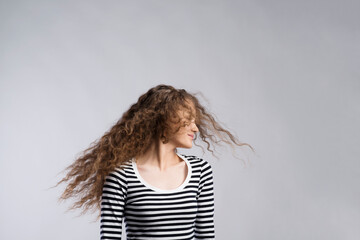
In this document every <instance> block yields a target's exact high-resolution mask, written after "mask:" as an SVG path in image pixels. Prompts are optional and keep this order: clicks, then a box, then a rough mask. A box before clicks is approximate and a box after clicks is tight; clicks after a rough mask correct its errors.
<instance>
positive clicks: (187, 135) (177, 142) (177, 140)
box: [169, 104, 199, 148]
mask: <svg viewBox="0 0 360 240" xmlns="http://www.w3.org/2000/svg"><path fill="white" fill-rule="evenodd" d="M190 105H191V106H192V110H193V111H195V110H194V109H195V107H194V105H193V104H190ZM179 115H180V116H181V123H182V125H181V126H182V127H181V128H180V129H179V131H178V132H177V133H175V135H173V136H172V137H171V138H169V143H170V144H172V145H174V146H175V147H179V148H191V147H192V142H193V139H194V137H195V133H196V132H198V131H199V129H198V128H197V126H196V124H195V118H193V119H188V117H189V113H187V112H186V111H180V112H179Z"/></svg>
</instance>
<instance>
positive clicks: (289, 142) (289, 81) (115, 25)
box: [0, 0, 360, 240]
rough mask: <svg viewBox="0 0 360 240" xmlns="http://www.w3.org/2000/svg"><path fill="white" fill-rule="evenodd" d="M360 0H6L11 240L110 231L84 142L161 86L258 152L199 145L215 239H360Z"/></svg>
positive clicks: (0, 62) (2, 176)
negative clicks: (88, 205) (78, 170)
mask: <svg viewBox="0 0 360 240" xmlns="http://www.w3.org/2000/svg"><path fill="white" fill-rule="evenodd" d="M359 7H360V4H359V1H355V0H354V1H343V0H342V1H340V0H333V1H325V0H324V1H307V0H305V1H303V0H302V1H300V0H298V1H285V0H284V1H280V0H275V1H254V0H248V1H224V0H222V1H212V0H207V1H149V0H147V1H119V0H117V1H114V0H112V1H89V0H86V1H74V0H71V1H35V0H33V1H13V0H12V1H1V5H0V9H1V10H0V36H1V39H0V41H1V45H0V68H1V71H0V89H1V90H0V111H1V116H0V121H1V122H0V144H1V145H0V158H1V161H0V182H1V185H0V186H1V188H0V194H1V197H0V239H7V240H8V239H37V240H43V239H44V240H45V239H54V240H56V239H89V240H90V239H99V222H94V220H95V216H96V214H93V215H91V214H88V215H84V216H81V217H76V216H77V215H78V214H79V213H80V211H77V212H67V213H65V210H66V209H67V207H68V206H69V205H70V202H65V203H62V204H59V203H58V202H57V198H58V197H59V195H60V193H61V192H62V190H63V187H64V185H62V186H61V187H58V188H57V189H48V188H49V187H50V186H53V185H54V184H55V183H56V182H57V181H58V180H60V178H61V177H62V176H63V175H62V174H59V172H60V171H61V170H63V169H64V168H65V167H66V166H68V165H69V164H70V163H72V162H73V160H74V159H75V156H76V154H78V153H80V151H82V150H84V149H85V148H86V147H88V146H89V145H90V143H91V142H92V141H94V140H96V139H97V138H99V137H100V136H101V135H102V134H103V133H104V132H105V131H107V130H108V129H109V128H110V127H111V126H112V125H113V124H114V123H115V122H116V121H117V119H118V118H119V117H120V116H121V115H122V113H123V112H124V111H125V110H127V109H128V107H129V106H130V104H132V103H134V102H136V101H137V98H138V97H139V96H140V94H142V93H144V92H145V91H147V90H148V89H149V88H150V87H153V86H155V85H157V84H160V83H165V84H170V85H173V86H175V87H177V88H185V89H187V90H188V91H190V92H196V91H200V92H202V93H203V94H204V96H205V97H206V99H207V100H202V101H203V103H204V104H205V105H206V106H207V107H208V108H209V109H211V111H212V112H213V113H214V114H215V115H216V116H217V118H218V119H219V121H220V122H222V123H223V124H224V126H225V127H227V128H228V129H230V130H231V131H233V132H234V133H235V134H236V135H237V136H238V137H239V139H240V140H241V141H245V142H248V143H250V144H251V145H252V146H253V147H254V148H255V150H256V151H257V154H252V153H251V151H249V150H248V148H246V147H245V148H242V149H238V150H237V154H238V156H240V157H242V158H246V159H247V162H248V163H247V164H246V165H244V164H243V163H242V162H241V161H240V160H238V159H236V158H235V157H234V156H233V155H232V154H231V149H230V148H228V147H223V148H219V149H218V156H219V160H217V159H216V158H214V157H213V156H212V155H211V154H210V153H206V154H205V155H202V151H201V149H199V148H193V149H191V150H182V149H179V152H184V153H185V152H187V151H190V152H192V153H194V154H199V155H201V156H204V158H206V159H207V160H208V161H209V162H210V163H211V164H212V166H213V169H214V178H215V186H214V187H215V207H216V209H215V225H216V230H215V231H216V236H217V239H248V240H249V239H251V240H265V239H266V240H269V239H273V240H279V239H291V240H297V239H299V240H300V239H301V240H303V239H327V240H333V239H334V240H335V239H339V240H340V239H341V240H344V239H351V240H357V239H360V228H359V226H360V205H359V203H360V187H359V183H360V163H359V155H360V150H359V149H360V148H359V147H358V146H357V145H359V135H360V134H359V132H360V131H359V130H360V129H359V120H360V119H359V116H360V108H359V103H360V101H359V100H360V94H359V93H360V79H359V78H360V71H359V57H360V54H359V53H360V45H359V42H360V31H359V20H360V17H359V10H360V8H359Z"/></svg>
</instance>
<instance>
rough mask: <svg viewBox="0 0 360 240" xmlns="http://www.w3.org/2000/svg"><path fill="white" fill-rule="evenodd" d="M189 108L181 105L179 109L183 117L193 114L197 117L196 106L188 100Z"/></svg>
mask: <svg viewBox="0 0 360 240" xmlns="http://www.w3.org/2000/svg"><path fill="white" fill-rule="evenodd" d="M186 105H187V108H184V107H181V108H180V110H179V113H180V115H181V116H182V117H190V115H193V117H195V115H196V108H195V105H194V103H193V102H192V101H186Z"/></svg>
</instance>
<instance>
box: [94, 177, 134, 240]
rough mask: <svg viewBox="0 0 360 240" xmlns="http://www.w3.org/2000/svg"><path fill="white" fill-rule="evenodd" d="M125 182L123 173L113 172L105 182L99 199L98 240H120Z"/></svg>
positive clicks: (125, 191)
mask: <svg viewBox="0 0 360 240" xmlns="http://www.w3.org/2000/svg"><path fill="white" fill-rule="evenodd" d="M126 195H127V181H126V176H125V174H124V171H121V170H120V171H113V172H112V173H110V174H109V175H108V176H107V177H106V180H105V183H104V186H103V193H102V197H101V221H100V237H101V238H100V239H112V240H114V239H121V234H122V220H123V216H124V205H125V201H126Z"/></svg>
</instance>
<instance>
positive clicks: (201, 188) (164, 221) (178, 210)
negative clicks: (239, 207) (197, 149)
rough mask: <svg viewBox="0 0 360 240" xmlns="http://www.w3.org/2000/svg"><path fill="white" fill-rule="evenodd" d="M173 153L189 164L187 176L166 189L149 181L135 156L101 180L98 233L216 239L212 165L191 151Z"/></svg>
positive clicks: (112, 236)
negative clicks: (146, 179)
mask: <svg viewBox="0 0 360 240" xmlns="http://www.w3.org/2000/svg"><path fill="white" fill-rule="evenodd" d="M177 155H178V156H179V157H180V158H182V159H183V160H184V161H185V163H186V164H187V167H188V174H187V177H186V179H185V181H184V182H183V183H182V184H181V185H180V186H179V187H177V188H176V189H171V190H164V189H159V188H156V187H154V186H151V185H150V184H148V183H147V182H146V181H145V180H144V179H143V178H142V177H141V176H140V174H139V171H138V169H137V166H136V163H135V161H134V160H133V159H131V160H130V161H127V162H125V163H123V167H122V168H120V167H118V168H116V169H115V170H114V171H112V172H111V173H110V174H109V175H108V176H107V177H106V180H105V183H104V186H103V193H102V197H101V221H100V236H101V239H121V234H122V230H123V227H122V220H123V219H124V223H125V228H126V235H127V239H139V240H145V239H146V240H147V239H167V240H172V239H174V240H175V239H177V240H180V239H181V240H185V239H187V240H192V239H215V229H214V188H213V172H212V167H211V165H210V164H209V163H208V162H207V161H206V160H204V159H202V158H199V157H196V156H192V155H184V154H179V153H177Z"/></svg>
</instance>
